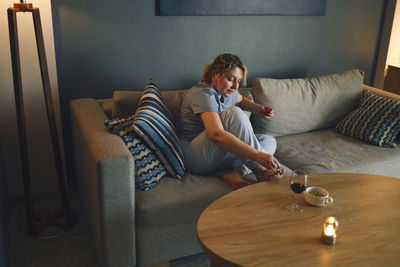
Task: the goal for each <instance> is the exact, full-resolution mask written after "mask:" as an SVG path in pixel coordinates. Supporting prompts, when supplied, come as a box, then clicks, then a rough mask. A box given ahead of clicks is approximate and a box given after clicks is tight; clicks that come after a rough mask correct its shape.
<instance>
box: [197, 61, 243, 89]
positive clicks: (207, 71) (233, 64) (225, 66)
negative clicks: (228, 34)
mask: <svg viewBox="0 0 400 267" xmlns="http://www.w3.org/2000/svg"><path fill="white" fill-rule="evenodd" d="M233 68H239V69H241V70H242V72H243V78H242V81H243V86H244V87H245V86H246V78H247V67H246V66H245V65H244V64H243V63H242V61H241V60H240V58H239V57H238V56H236V55H233V54H228V53H224V54H221V55H219V56H218V57H217V58H215V60H214V61H213V63H211V64H208V65H207V66H206V67H205V68H204V70H203V76H202V77H201V81H202V82H205V83H207V84H211V82H212V78H213V75H215V74H217V75H218V76H221V75H222V74H224V73H225V72H227V71H228V70H230V69H233Z"/></svg>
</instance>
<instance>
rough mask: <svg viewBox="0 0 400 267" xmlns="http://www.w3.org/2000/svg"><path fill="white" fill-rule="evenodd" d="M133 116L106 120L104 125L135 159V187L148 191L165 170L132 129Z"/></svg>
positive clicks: (165, 172)
mask: <svg viewBox="0 0 400 267" xmlns="http://www.w3.org/2000/svg"><path fill="white" fill-rule="evenodd" d="M133 118H134V116H131V117H128V118H123V119H113V120H106V121H105V122H104V125H105V126H106V127H107V129H108V131H109V132H111V133H113V134H116V135H119V136H120V137H121V138H122V140H123V141H124V143H125V145H126V146H127V147H128V149H129V151H130V152H131V154H132V156H133V159H134V160H135V187H136V188H137V189H140V190H144V191H148V190H150V189H151V188H152V187H154V186H155V185H156V184H157V183H158V182H159V181H160V179H161V178H162V177H163V176H164V175H165V174H167V171H166V170H165V167H164V165H163V164H162V163H161V162H160V161H159V159H158V157H157V156H156V155H155V153H154V152H153V151H152V150H151V149H150V148H149V146H148V145H147V144H146V143H144V142H143V141H142V140H141V139H139V138H138V136H137V134H136V133H135V132H134V131H133V127H132V123H133Z"/></svg>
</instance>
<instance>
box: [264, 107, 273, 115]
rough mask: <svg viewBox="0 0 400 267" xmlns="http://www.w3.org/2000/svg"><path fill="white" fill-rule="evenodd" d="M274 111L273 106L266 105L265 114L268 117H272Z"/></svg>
mask: <svg viewBox="0 0 400 267" xmlns="http://www.w3.org/2000/svg"><path fill="white" fill-rule="evenodd" d="M271 113H272V108H270V107H264V115H265V116H267V117H271V115H272V114H271Z"/></svg>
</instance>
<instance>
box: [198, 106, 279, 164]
mask: <svg viewBox="0 0 400 267" xmlns="http://www.w3.org/2000/svg"><path fill="white" fill-rule="evenodd" d="M201 119H202V121H203V123H204V128H205V131H206V134H207V137H208V138H209V139H210V140H212V141H213V142H214V143H216V144H217V145H218V146H219V147H221V148H222V149H224V150H226V151H229V152H231V153H234V154H236V155H239V156H241V157H243V158H247V159H250V160H254V161H256V162H258V163H259V164H260V165H262V166H263V167H265V168H266V169H269V170H273V169H277V168H280V164H279V161H278V160H277V159H275V157H274V156H272V155H270V154H267V153H264V152H261V151H258V150H256V149H254V148H253V147H251V146H249V145H248V144H246V143H244V142H242V141H241V140H240V139H239V138H237V137H236V136H234V135H232V134H231V133H229V132H227V131H225V130H224V127H223V126H222V123H221V119H220V117H219V115H218V113H216V112H203V113H202V114H201Z"/></svg>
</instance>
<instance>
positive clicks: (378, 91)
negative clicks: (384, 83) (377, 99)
mask: <svg viewBox="0 0 400 267" xmlns="http://www.w3.org/2000/svg"><path fill="white" fill-rule="evenodd" d="M363 89H364V90H367V91H371V92H373V93H375V94H377V95H379V96H382V97H387V98H391V99H395V100H398V101H400V95H398V94H394V93H391V92H388V91H384V90H382V89H378V88H375V87H371V86H368V85H363Z"/></svg>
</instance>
